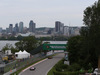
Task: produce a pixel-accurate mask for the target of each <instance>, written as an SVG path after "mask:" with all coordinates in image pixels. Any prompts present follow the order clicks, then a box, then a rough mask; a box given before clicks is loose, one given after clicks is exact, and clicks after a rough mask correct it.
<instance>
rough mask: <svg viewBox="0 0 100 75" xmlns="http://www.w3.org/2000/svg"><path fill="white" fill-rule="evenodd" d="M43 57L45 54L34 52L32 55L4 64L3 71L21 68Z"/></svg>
mask: <svg viewBox="0 0 100 75" xmlns="http://www.w3.org/2000/svg"><path fill="white" fill-rule="evenodd" d="M44 57H45V56H43V55H42V54H36V55H34V56H31V57H30V58H26V59H21V60H15V61H13V62H11V63H9V64H6V66H5V67H4V73H7V72H8V73H9V72H12V71H13V70H14V69H16V70H19V69H21V68H23V67H25V66H27V65H29V64H32V63H33V62H35V61H38V60H40V59H41V58H44Z"/></svg>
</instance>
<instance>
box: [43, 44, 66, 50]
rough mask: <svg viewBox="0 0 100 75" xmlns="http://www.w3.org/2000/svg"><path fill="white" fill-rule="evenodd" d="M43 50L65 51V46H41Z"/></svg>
mask: <svg viewBox="0 0 100 75" xmlns="http://www.w3.org/2000/svg"><path fill="white" fill-rule="evenodd" d="M43 50H66V44H43Z"/></svg>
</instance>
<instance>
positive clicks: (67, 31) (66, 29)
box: [64, 26, 69, 36]
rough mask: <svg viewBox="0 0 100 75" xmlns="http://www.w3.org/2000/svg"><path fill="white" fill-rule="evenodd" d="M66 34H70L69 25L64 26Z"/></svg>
mask: <svg viewBox="0 0 100 75" xmlns="http://www.w3.org/2000/svg"><path fill="white" fill-rule="evenodd" d="M64 35H65V36H69V27H68V26H64Z"/></svg>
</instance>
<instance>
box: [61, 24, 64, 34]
mask: <svg viewBox="0 0 100 75" xmlns="http://www.w3.org/2000/svg"><path fill="white" fill-rule="evenodd" d="M60 33H61V34H63V33H64V23H61V25H60Z"/></svg>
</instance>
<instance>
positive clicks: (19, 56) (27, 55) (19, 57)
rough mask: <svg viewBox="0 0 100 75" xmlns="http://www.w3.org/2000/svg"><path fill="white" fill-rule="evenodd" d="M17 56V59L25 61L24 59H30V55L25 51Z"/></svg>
mask: <svg viewBox="0 0 100 75" xmlns="http://www.w3.org/2000/svg"><path fill="white" fill-rule="evenodd" d="M15 55H16V59H23V58H29V57H30V53H28V52H26V51H25V50H24V51H23V52H22V51H19V52H16V53H15Z"/></svg>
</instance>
